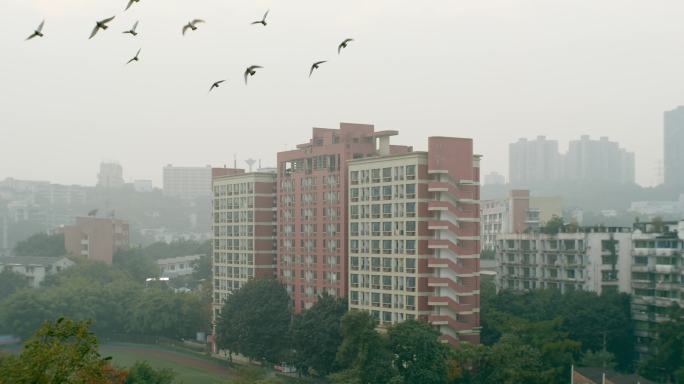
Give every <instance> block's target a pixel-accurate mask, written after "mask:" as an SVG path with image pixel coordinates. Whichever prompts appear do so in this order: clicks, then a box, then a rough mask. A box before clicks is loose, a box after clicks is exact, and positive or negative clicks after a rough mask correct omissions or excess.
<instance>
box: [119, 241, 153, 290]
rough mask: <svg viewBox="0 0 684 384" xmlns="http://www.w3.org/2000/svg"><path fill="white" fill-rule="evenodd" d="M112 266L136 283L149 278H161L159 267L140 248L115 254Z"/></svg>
mask: <svg viewBox="0 0 684 384" xmlns="http://www.w3.org/2000/svg"><path fill="white" fill-rule="evenodd" d="M112 264H113V265H114V266H116V267H117V268H119V269H121V270H122V271H124V272H126V273H128V275H129V276H130V277H131V278H132V279H133V280H135V281H139V282H143V281H145V279H146V278H148V277H157V276H159V267H158V266H157V263H156V262H154V261H153V260H152V259H151V258H150V257H148V256H147V255H145V252H144V251H143V250H142V249H140V248H131V249H127V250H121V251H118V252H116V253H115V254H114V257H113V259H112Z"/></svg>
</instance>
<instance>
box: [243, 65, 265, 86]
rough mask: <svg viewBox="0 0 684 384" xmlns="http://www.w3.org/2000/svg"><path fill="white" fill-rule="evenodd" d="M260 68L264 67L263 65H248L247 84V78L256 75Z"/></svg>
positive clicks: (246, 71) (246, 72)
mask: <svg viewBox="0 0 684 384" xmlns="http://www.w3.org/2000/svg"><path fill="white" fill-rule="evenodd" d="M259 68H263V67H262V66H259V65H251V66H249V67H247V69H245V84H247V78H248V77H249V76H254V74H255V73H256V70H257V69H259Z"/></svg>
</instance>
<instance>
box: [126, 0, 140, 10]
mask: <svg viewBox="0 0 684 384" xmlns="http://www.w3.org/2000/svg"><path fill="white" fill-rule="evenodd" d="M139 2H140V0H128V5H127V6H126V9H125V11H128V8H130V7H131V5H133V3H139Z"/></svg>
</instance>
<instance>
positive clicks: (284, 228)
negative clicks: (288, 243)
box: [280, 223, 340, 237]
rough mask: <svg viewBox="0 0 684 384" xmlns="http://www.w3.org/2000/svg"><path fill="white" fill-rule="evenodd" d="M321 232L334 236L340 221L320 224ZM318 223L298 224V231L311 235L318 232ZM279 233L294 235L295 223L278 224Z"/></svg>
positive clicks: (286, 235) (338, 230) (338, 228)
mask: <svg viewBox="0 0 684 384" xmlns="http://www.w3.org/2000/svg"><path fill="white" fill-rule="evenodd" d="M321 227H322V230H323V233H325V234H326V235H330V236H334V235H336V234H338V233H339V232H340V223H326V224H323V225H321ZM318 228H319V226H318V224H315V223H311V224H300V226H299V230H300V231H299V233H301V234H303V235H306V236H313V235H315V234H316V232H318ZM280 230H281V233H282V234H283V235H284V236H285V237H288V236H294V234H295V225H294V224H285V225H281V226H280Z"/></svg>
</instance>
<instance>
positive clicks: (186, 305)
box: [126, 288, 209, 339]
mask: <svg viewBox="0 0 684 384" xmlns="http://www.w3.org/2000/svg"><path fill="white" fill-rule="evenodd" d="M203 310H204V309H203V308H202V306H201V300H200V297H199V296H198V295H195V294H192V293H174V292H173V291H170V290H164V289H159V288H150V289H145V290H143V291H142V292H141V293H140V294H139V295H138V296H137V297H136V299H135V300H134V302H133V303H132V304H131V308H130V318H129V321H128V322H127V325H126V331H127V332H128V333H130V334H136V335H152V336H163V337H168V338H174V339H178V338H194V337H195V334H196V332H198V331H204V332H206V331H207V330H208V328H209V324H208V323H206V322H205V321H206V319H207V316H206V315H204V314H203V313H202V312H203Z"/></svg>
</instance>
